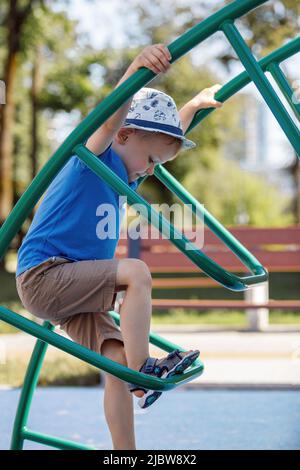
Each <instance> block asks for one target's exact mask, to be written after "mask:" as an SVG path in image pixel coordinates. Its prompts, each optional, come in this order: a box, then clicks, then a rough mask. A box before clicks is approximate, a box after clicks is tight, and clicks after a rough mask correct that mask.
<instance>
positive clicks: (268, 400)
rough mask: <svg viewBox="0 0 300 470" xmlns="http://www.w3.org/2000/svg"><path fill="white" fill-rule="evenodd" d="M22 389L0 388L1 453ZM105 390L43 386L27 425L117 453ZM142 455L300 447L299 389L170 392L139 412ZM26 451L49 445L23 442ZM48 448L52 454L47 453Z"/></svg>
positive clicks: (36, 395)
mask: <svg viewBox="0 0 300 470" xmlns="http://www.w3.org/2000/svg"><path fill="white" fill-rule="evenodd" d="M19 394H20V390H19V389H13V390H0V403H1V420H0V449H8V448H9V443H10V435H11V430H12V425H13V419H14V414H15V410H16V407H17V401H18V398H19ZM102 401H103V388H101V387H95V388H81V387H53V388H38V389H37V391H36V394H35V396H34V400H33V405H32V408H31V413H30V416H29V421H28V427H29V428H30V429H32V430H34V431H41V432H45V433H47V434H51V435H56V436H60V437H65V438H67V439H71V440H74V441H79V442H82V443H86V444H88V445H92V446H95V447H96V448H98V449H105V450H110V449H111V448H112V445H111V441H110V435H109V431H108V428H107V425H106V421H105V417H104V413H103V406H102ZM135 409H136V415H135V423H136V441H137V448H138V449H147V450H150V449H153V450H156V449H157V450H159V449H167V450H171V449H182V450H183V449H187V450H189V449H198V450H209V449H226V450H230V449H234V450H237V449H250V450H251V449H275V450H276V449H278V450H283V449H300V392H299V391H244V390H243V391H238V390H186V389H182V388H181V390H173V391H171V392H168V393H166V394H164V395H163V396H162V397H161V398H160V399H159V400H158V401H157V403H156V404H155V405H153V407H152V408H149V410H148V411H147V412H146V413H145V412H141V410H139V409H138V408H137V405H136V406H135ZM24 448H25V449H41V450H42V449H47V448H48V447H45V446H42V445H40V444H36V443H33V442H29V441H26V442H25V446H24ZM48 449H49V448H48Z"/></svg>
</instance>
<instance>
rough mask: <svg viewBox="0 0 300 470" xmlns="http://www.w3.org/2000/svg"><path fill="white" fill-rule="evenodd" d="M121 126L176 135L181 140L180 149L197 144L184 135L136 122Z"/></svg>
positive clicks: (186, 148)
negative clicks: (140, 124) (139, 124)
mask: <svg viewBox="0 0 300 470" xmlns="http://www.w3.org/2000/svg"><path fill="white" fill-rule="evenodd" d="M122 127H129V128H132V129H142V130H144V131H149V132H159V133H160V134H167V135H171V136H173V137H176V139H179V140H181V141H182V147H181V150H188V149H192V148H195V147H196V146H197V144H195V142H193V141H192V140H189V139H187V138H186V137H184V136H179V135H177V134H173V133H172V132H167V131H165V130H157V129H152V128H151V127H143V126H138V125H137V124H124V125H123V126H122Z"/></svg>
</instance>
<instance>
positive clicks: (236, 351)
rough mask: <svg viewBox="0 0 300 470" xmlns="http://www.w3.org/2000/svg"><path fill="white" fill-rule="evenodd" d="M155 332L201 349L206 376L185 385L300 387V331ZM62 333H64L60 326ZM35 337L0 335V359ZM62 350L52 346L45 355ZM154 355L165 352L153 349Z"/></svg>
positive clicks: (28, 347)
mask: <svg viewBox="0 0 300 470" xmlns="http://www.w3.org/2000/svg"><path fill="white" fill-rule="evenodd" d="M153 331H155V332H156V333H158V334H160V335H161V336H163V337H165V338H166V339H168V340H170V341H171V342H173V343H175V344H177V345H178V346H182V347H184V348H186V349H199V350H200V351H201V359H202V361H203V362H204V365H205V371H204V373H203V375H202V376H201V377H199V378H197V379H195V380H194V381H193V382H192V383H190V384H188V385H187V386H198V387H199V386H202V387H210V386H212V387H227V386H228V387H254V388H255V387H262V388H264V387H266V388H270V387H271V388H273V387H274V388H299V389H300V329H295V328H294V329H292V328H290V329H286V328H285V329H284V330H282V329H280V328H279V327H277V328H272V329H270V330H269V331H268V332H263V333H252V332H249V331H232V330H226V331H225V330H222V331H220V330H218V329H217V328H213V327H212V328H206V329H205V330H203V329H201V328H199V326H197V327H192V326H188V327H178V326H161V327H158V326H156V327H155V326H154V327H153ZM57 332H58V333H61V331H60V330H59V329H58V330H57ZM34 343H35V339H34V338H32V337H30V336H29V335H27V334H24V333H18V334H10V335H1V336H0V362H1V363H2V364H3V362H4V361H3V359H4V358H9V357H15V356H18V355H20V354H22V355H23V356H24V355H28V356H29V355H30V353H31V351H32V348H33V346H34ZM57 354H64V353H62V352H61V351H59V350H57V349H56V348H54V347H52V346H49V349H48V352H47V357H48V356H50V355H51V356H53V355H57ZM150 354H151V355H153V356H162V355H163V354H164V353H162V352H161V351H159V350H158V349H157V348H155V347H152V346H151V348H150Z"/></svg>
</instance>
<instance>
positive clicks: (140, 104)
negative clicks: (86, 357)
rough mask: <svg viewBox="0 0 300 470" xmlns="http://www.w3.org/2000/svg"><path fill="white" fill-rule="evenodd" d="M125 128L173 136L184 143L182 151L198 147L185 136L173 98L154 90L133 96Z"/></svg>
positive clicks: (145, 90)
mask: <svg viewBox="0 0 300 470" xmlns="http://www.w3.org/2000/svg"><path fill="white" fill-rule="evenodd" d="M123 127H130V128H133V129H143V130H145V131H151V132H162V133H163V134H168V135H172V136H174V137H177V138H178V139H180V140H181V141H182V147H181V148H182V149H191V148H194V147H196V144H195V142H192V141H191V140H188V139H186V138H185V137H184V135H183V131H182V127H181V122H180V116H179V113H178V111H177V107H176V104H175V101H174V100H173V98H171V97H170V96H168V95H166V93H163V92H162V91H159V90H155V89H154V88H146V87H144V88H142V89H141V90H139V91H138V92H137V93H136V94H135V95H134V96H133V98H132V103H131V106H130V109H129V112H128V114H127V117H126V120H125V123H124V125H123Z"/></svg>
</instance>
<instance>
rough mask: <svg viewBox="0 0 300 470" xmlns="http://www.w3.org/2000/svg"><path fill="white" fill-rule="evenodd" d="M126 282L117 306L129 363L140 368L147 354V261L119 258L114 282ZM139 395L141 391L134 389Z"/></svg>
mask: <svg viewBox="0 0 300 470" xmlns="http://www.w3.org/2000/svg"><path fill="white" fill-rule="evenodd" d="M124 284H125V285H127V289H126V293H125V297H124V299H123V302H122V305H121V308H120V327H121V331H122V336H123V340H124V348H125V353H126V358H127V363H128V367H130V368H131V369H134V370H139V369H140V367H141V365H142V364H143V363H144V362H145V361H146V359H147V358H148V357H149V331H150V322H151V313H152V305H151V290H152V279H151V274H150V272H149V269H148V267H147V265H146V264H145V263H144V262H142V261H140V260H138V259H124V260H120V262H119V265H118V271H117V285H124ZM134 394H135V395H137V396H138V397H141V396H143V395H144V392H142V391H140V392H134Z"/></svg>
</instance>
